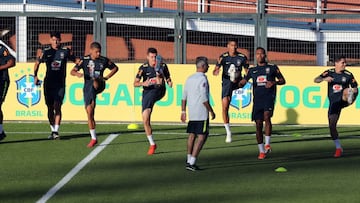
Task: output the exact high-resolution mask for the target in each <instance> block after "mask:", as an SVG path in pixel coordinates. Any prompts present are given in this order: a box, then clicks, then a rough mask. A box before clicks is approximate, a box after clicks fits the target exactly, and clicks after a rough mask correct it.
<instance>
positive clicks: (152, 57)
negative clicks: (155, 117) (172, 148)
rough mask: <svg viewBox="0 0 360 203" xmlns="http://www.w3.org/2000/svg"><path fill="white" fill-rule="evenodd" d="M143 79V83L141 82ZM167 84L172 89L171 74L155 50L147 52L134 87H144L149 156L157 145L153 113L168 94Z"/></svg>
mask: <svg viewBox="0 0 360 203" xmlns="http://www.w3.org/2000/svg"><path fill="white" fill-rule="evenodd" d="M141 79H142V81H141ZM165 82H166V83H167V84H168V85H169V87H172V81H171V78H170V72H169V69H168V67H167V65H166V64H165V63H163V62H162V59H161V57H160V56H159V55H158V52H157V50H156V49H155V48H149V49H148V51H147V62H146V63H144V64H143V65H141V66H140V68H139V71H138V73H137V74H136V77H135V81H134V87H141V86H142V87H143V89H144V90H143V94H142V118H143V124H144V129H145V133H146V136H147V138H148V140H149V144H150V147H149V150H148V155H152V154H154V153H155V150H156V148H157V145H156V144H155V141H154V139H153V134H152V128H151V123H150V118H151V113H152V110H153V107H154V104H155V102H157V101H159V100H160V99H161V98H163V97H164V95H165V93H166V86H165Z"/></svg>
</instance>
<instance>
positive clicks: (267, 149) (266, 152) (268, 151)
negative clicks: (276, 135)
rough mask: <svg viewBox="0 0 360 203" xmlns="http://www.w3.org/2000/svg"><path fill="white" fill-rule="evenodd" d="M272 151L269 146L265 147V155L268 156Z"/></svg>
mask: <svg viewBox="0 0 360 203" xmlns="http://www.w3.org/2000/svg"><path fill="white" fill-rule="evenodd" d="M271 151H272V149H271V146H270V145H269V144H267V145H265V154H268V153H270V152H271Z"/></svg>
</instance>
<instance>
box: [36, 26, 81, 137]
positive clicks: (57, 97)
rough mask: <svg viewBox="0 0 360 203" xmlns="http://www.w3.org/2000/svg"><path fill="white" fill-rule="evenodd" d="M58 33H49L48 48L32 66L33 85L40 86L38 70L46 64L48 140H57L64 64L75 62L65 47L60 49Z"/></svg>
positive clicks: (74, 58) (62, 95) (64, 76)
mask: <svg viewBox="0 0 360 203" xmlns="http://www.w3.org/2000/svg"><path fill="white" fill-rule="evenodd" d="M60 42H61V35H60V33H59V32H51V33H50V46H49V47H46V48H44V49H43V50H42V52H41V54H40V55H39V56H38V57H37V60H36V62H35V65H34V84H36V85H40V80H39V78H38V70H39V67H40V64H41V63H45V64H46V75H45V78H44V96H45V103H46V106H47V109H48V120H49V123H50V128H51V134H50V136H49V137H48V138H49V139H59V138H60V136H59V133H58V130H59V127H60V123H61V116H62V113H61V106H62V103H63V99H64V95H65V79H66V64H67V61H68V60H71V61H73V62H76V57H75V56H74V55H73V53H72V51H71V50H70V49H69V48H67V47H62V46H61V44H60Z"/></svg>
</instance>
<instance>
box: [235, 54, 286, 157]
mask: <svg viewBox="0 0 360 203" xmlns="http://www.w3.org/2000/svg"><path fill="white" fill-rule="evenodd" d="M255 54H256V61H257V65H256V66H255V67H252V68H250V69H249V71H248V73H247V75H246V76H245V77H244V79H243V80H241V81H240V83H239V86H240V87H243V86H244V85H245V84H246V83H247V81H248V80H249V79H252V81H253V95H254V96H253V109H252V120H253V121H255V124H256V140H257V143H258V148H259V156H258V159H265V157H266V154H267V153H269V152H271V147H270V138H271V133H272V123H271V117H272V116H273V112H274V104H275V98H276V86H277V85H284V84H285V78H284V76H283V75H282V74H281V72H280V70H279V68H278V67H277V66H276V65H274V64H270V63H268V62H267V61H266V52H265V49H264V48H262V47H258V48H257V49H256V53H255ZM276 79H277V80H276ZM264 122H265V147H264V136H263V123H264Z"/></svg>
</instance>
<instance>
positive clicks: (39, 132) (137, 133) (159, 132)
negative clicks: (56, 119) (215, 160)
mask: <svg viewBox="0 0 360 203" xmlns="http://www.w3.org/2000/svg"><path fill="white" fill-rule="evenodd" d="M6 132H7V133H8V134H26V133H29V132H18V131H17V132H11V131H6ZM31 133H33V134H49V132H48V131H46V132H45V131H38V132H31ZM84 133H88V132H87V131H83V132H71V131H70V132H69V131H68V132H66V131H65V132H61V134H84ZM124 134H125V133H124ZM126 134H135V135H142V134H144V132H131V131H129V132H127V133H126ZM153 134H154V135H187V134H188V133H184V132H164V131H154V132H153ZM295 134H299V133H294V134H291V135H287V134H272V136H274V137H275V136H276V137H296V136H295ZM219 135H222V134H219V133H210V136H219ZM233 136H255V133H247V134H242V133H240V134H233ZM328 136H330V134H318V135H302V134H301V136H299V137H328Z"/></svg>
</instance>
